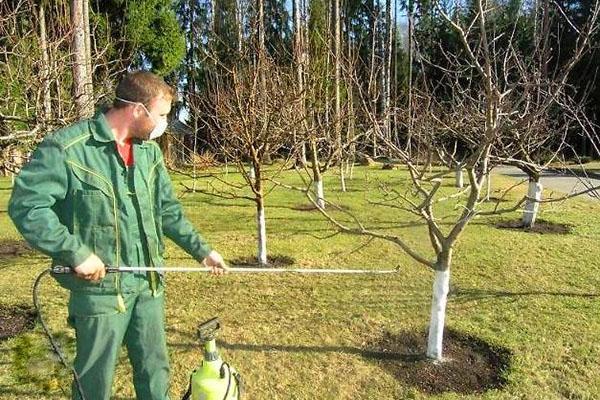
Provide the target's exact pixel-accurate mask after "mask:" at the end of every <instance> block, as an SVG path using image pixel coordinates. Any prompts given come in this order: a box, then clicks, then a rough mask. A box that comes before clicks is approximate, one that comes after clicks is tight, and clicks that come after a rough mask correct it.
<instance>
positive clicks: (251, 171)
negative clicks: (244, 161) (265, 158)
mask: <svg viewBox="0 0 600 400" xmlns="http://www.w3.org/2000/svg"><path fill="white" fill-rule="evenodd" d="M248 175H249V176H250V179H252V180H255V179H256V171H254V167H250V172H249V173H248Z"/></svg>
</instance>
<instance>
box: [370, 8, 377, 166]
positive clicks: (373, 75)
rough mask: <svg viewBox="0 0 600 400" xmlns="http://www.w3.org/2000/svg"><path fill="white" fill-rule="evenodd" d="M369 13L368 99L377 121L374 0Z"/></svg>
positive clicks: (375, 133) (374, 119) (374, 141)
mask: <svg viewBox="0 0 600 400" xmlns="http://www.w3.org/2000/svg"><path fill="white" fill-rule="evenodd" d="M370 6H371V7H370V9H371V13H370V15H369V18H370V22H371V24H370V36H371V62H370V66H369V68H370V71H369V88H368V91H369V100H370V101H371V113H372V115H373V121H377V105H376V95H375V93H376V87H377V83H376V82H377V76H376V75H377V69H376V68H375V50H376V47H377V46H376V43H377V17H376V15H375V1H374V0H371V2H370ZM376 124H377V122H375V123H374V125H373V132H372V135H373V143H372V146H373V153H372V155H373V158H375V157H377V154H378V153H377V133H378V131H379V127H377V126H376Z"/></svg>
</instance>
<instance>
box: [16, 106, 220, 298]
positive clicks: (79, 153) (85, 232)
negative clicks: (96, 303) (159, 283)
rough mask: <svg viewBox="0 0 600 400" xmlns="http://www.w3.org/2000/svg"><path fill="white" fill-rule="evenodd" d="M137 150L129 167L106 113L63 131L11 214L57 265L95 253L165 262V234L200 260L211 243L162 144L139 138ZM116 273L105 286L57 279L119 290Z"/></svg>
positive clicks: (30, 167)
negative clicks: (175, 182)
mask: <svg viewBox="0 0 600 400" xmlns="http://www.w3.org/2000/svg"><path fill="white" fill-rule="evenodd" d="M133 154H134V166H132V167H129V168H127V167H126V166H125V164H124V162H123V160H122V159H121V157H120V155H119V153H118V151H117V148H116V143H115V139H114V136H113V134H112V132H111V130H110V127H109V126H108V123H107V120H106V118H105V116H104V114H103V113H98V114H96V115H95V116H94V118H93V119H90V120H84V121H81V122H79V123H77V124H75V125H72V126H70V127H67V128H64V129H60V130H58V131H57V132H55V133H54V134H52V135H49V136H48V137H46V138H45V139H44V141H43V142H42V143H41V144H40V145H39V146H38V148H37V150H36V151H35V152H34V153H33V156H32V159H31V160H30V162H29V163H28V164H27V165H26V166H25V167H24V168H23V169H22V171H21V173H20V174H19V176H18V177H17V179H16V181H15V186H14V189H13V192H12V196H11V199H10V203H9V208H8V212H9V215H10V217H11V218H12V220H13V222H14V224H15V225H16V227H17V229H18V230H19V232H21V234H22V235H23V237H24V238H25V239H26V240H27V241H28V242H29V243H30V244H31V245H32V246H34V247H35V248H37V249H38V250H40V251H42V252H43V253H45V254H47V255H49V256H50V257H51V258H52V260H53V264H54V265H67V266H76V265H79V264H80V263H81V262H83V261H84V260H85V259H86V258H87V257H88V256H89V255H90V254H91V253H92V252H93V253H95V254H96V255H97V256H98V257H100V259H101V260H102V261H103V262H104V263H105V264H107V265H110V266H133V267H137V266H156V267H160V266H162V265H163V257H162V254H163V251H164V243H163V234H164V235H165V236H166V237H168V238H170V239H171V240H173V241H174V242H175V243H176V244H177V245H179V246H180V247H182V248H183V249H184V250H185V251H186V252H187V253H189V254H190V255H191V256H192V257H194V258H195V259H196V260H198V261H201V260H202V259H204V258H205V257H206V256H207V255H208V253H210V250H211V249H210V247H209V246H208V244H207V243H206V242H205V241H204V240H203V239H202V237H201V236H200V235H199V234H198V233H197V232H196V230H195V229H194V227H193V225H192V224H191V223H190V221H189V220H188V219H187V218H186V217H185V216H184V213H183V208H182V206H181V204H180V203H179V201H177V199H176V198H175V195H174V193H173V187H172V184H171V181H170V177H169V174H168V172H167V169H166V168H165V165H164V162H163V157H162V153H161V151H160V148H159V147H158V145H157V144H156V143H154V142H153V141H146V142H142V141H134V143H133ZM110 275H112V274H109V276H107V278H105V279H104V280H103V282H101V283H100V284H95V283H90V282H88V281H85V280H82V279H78V278H76V277H75V276H72V275H69V276H60V277H59V276H56V278H57V279H58V280H59V282H60V283H61V284H62V285H63V286H64V287H66V288H68V289H70V290H88V291H89V290H91V291H107V290H108V291H110V290H114V291H116V292H119V278H118V276H113V278H114V279H110V278H111V277H110ZM150 275H151V278H152V279H153V283H154V288H156V282H154V280H155V279H156V278H157V277H156V274H150ZM155 290H156V289H155Z"/></svg>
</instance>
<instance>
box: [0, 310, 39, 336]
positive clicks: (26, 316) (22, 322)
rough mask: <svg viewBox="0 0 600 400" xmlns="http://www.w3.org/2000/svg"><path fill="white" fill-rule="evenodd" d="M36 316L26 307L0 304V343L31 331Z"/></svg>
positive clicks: (33, 311)
mask: <svg viewBox="0 0 600 400" xmlns="http://www.w3.org/2000/svg"><path fill="white" fill-rule="evenodd" d="M36 316H37V314H36V312H35V310H33V309H31V308H30V307H28V306H25V305H16V306H15V305H13V306H8V305H3V304H0V341H1V340H6V339H8V338H11V337H14V336H17V335H18V334H20V333H22V332H25V331H27V330H30V329H33V327H34V326H35V318H36Z"/></svg>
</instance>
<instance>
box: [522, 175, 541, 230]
mask: <svg viewBox="0 0 600 400" xmlns="http://www.w3.org/2000/svg"><path fill="white" fill-rule="evenodd" d="M543 189H544V188H543V186H542V184H541V183H539V182H535V181H529V190H528V192H527V201H526V202H525V210H523V226H526V227H528V228H531V227H532V226H533V225H534V224H535V219H536V218H537V214H538V210H539V208H540V203H539V201H540V200H542V190H543Z"/></svg>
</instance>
